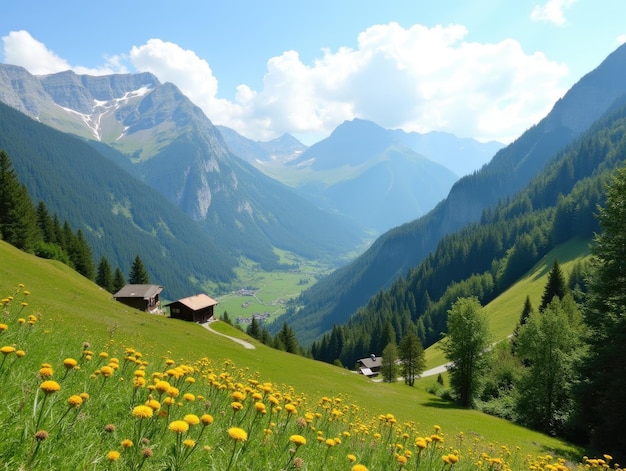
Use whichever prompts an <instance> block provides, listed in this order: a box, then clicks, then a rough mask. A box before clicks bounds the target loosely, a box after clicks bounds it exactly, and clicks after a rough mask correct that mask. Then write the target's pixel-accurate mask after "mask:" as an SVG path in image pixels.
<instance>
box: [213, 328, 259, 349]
mask: <svg viewBox="0 0 626 471" xmlns="http://www.w3.org/2000/svg"><path fill="white" fill-rule="evenodd" d="M202 325H203V326H204V328H205V329H206V330H208V331H210V332H213V333H214V334H216V335H221V336H222V337H226V338H227V339H230V340H232V341H233V342H235V343H238V344H239V345H243V346H244V347H245V348H247V349H248V350H254V349H255V348H256V347H255V346H254V345H252V344H251V343H250V342H246V341H245V340H242V339H238V338H236V337H231V336H230V335H226V334H222V333H221V332H218V331H216V330H213V329H212V328H211V324H210V323H209V322H206V323H204V324H202Z"/></svg>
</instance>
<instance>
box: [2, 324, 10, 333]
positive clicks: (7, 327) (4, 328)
mask: <svg viewBox="0 0 626 471" xmlns="http://www.w3.org/2000/svg"><path fill="white" fill-rule="evenodd" d="M7 330H9V326H8V325H6V324H0V332H6V331H7Z"/></svg>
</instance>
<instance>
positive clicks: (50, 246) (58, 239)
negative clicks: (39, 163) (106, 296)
mask: <svg viewBox="0 0 626 471" xmlns="http://www.w3.org/2000/svg"><path fill="white" fill-rule="evenodd" d="M0 238H1V239H2V240H4V241H5V242H8V243H9V244H11V245H13V246H15V247H16V248H18V249H20V250H22V251H24V252H29V253H33V254H35V255H37V256H38V257H41V258H48V259H54V260H58V261H60V262H62V263H64V264H66V265H68V266H70V267H72V268H73V269H74V270H76V271H77V272H78V273H80V274H81V275H83V276H84V277H85V278H88V279H89V280H92V281H95V282H96V283H97V284H98V285H99V286H100V287H102V288H104V289H106V290H107V291H109V292H110V293H115V292H117V291H119V290H120V289H121V288H122V287H123V286H124V285H125V284H126V278H125V277H124V274H123V273H122V271H121V270H120V268H119V267H118V268H116V269H115V271H113V270H112V268H111V265H110V263H109V261H108V260H107V259H106V257H104V256H103V257H102V258H101V259H100V262H99V264H98V267H97V270H96V265H95V262H94V258H93V255H92V250H91V247H90V245H89V243H88V242H87V239H86V238H85V235H84V233H83V231H82V230H81V229H78V230H76V231H75V230H74V229H73V228H72V226H71V225H70V223H69V222H68V221H67V220H65V221H64V222H63V223H61V221H60V220H59V217H58V215H57V214H54V215H51V214H50V212H49V211H48V208H47V207H46V204H45V203H44V202H43V201H40V202H39V203H38V204H37V205H36V206H35V205H33V202H32V200H31V198H30V195H29V194H28V190H27V189H26V187H25V186H24V185H23V184H22V183H21V182H20V181H19V179H18V177H17V174H16V172H15V169H14V168H13V164H12V162H11V159H10V158H9V155H8V154H7V153H6V152H5V151H4V150H0ZM149 279H150V278H149V275H148V272H147V271H146V269H145V267H144V265H143V261H142V260H141V257H140V256H139V255H137V256H136V257H135V259H134V260H133V263H132V266H131V270H130V273H129V282H130V283H133V284H145V283H149Z"/></svg>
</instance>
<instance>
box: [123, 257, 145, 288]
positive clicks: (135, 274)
mask: <svg viewBox="0 0 626 471" xmlns="http://www.w3.org/2000/svg"><path fill="white" fill-rule="evenodd" d="M128 283H129V284H131V285H147V284H148V283H150V276H148V272H147V271H146V269H145V268H144V266H143V262H142V261H141V257H139V255H137V256H136V257H135V261H134V262H133V265H132V267H131V268H130V274H129V275H128Z"/></svg>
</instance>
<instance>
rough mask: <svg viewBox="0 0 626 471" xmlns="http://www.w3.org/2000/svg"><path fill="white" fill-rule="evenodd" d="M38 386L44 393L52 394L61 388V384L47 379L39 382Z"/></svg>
mask: <svg viewBox="0 0 626 471" xmlns="http://www.w3.org/2000/svg"><path fill="white" fill-rule="evenodd" d="M39 388H40V389H41V390H42V391H43V392H45V393H46V394H52V393H54V392H57V391H59V390H61V385H59V383H57V382H56V381H52V380H48V381H44V382H43V383H41V386H39Z"/></svg>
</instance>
